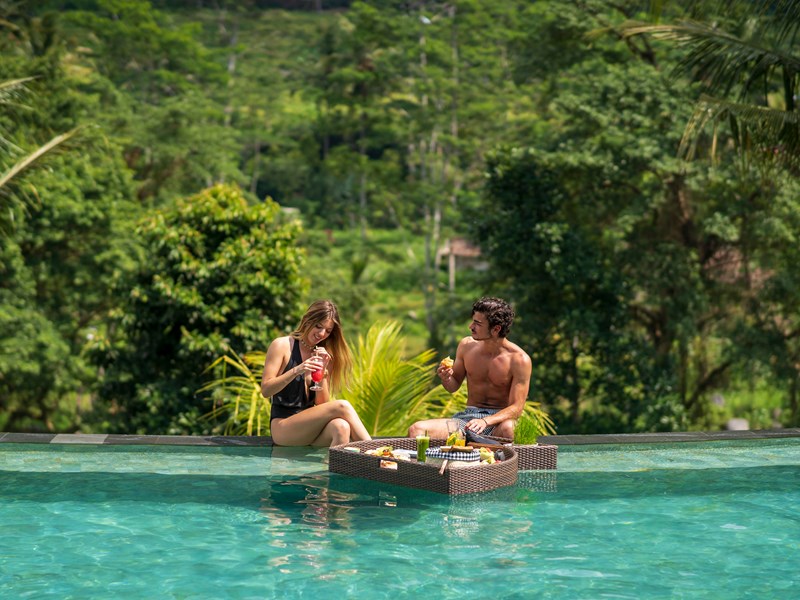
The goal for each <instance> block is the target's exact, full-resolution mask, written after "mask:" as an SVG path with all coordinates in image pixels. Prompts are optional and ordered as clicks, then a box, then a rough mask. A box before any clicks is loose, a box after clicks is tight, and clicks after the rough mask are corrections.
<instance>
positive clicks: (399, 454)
mask: <svg viewBox="0 0 800 600" xmlns="http://www.w3.org/2000/svg"><path fill="white" fill-rule="evenodd" d="M410 453H411V452H410V451H409V450H402V449H398V450H394V449H393V448H392V447H391V446H381V447H380V448H375V449H373V450H367V451H366V452H364V454H369V455H371V456H380V457H381V458H395V459H397V460H411V458H410V456H409V454H410ZM395 464H396V463H395Z"/></svg>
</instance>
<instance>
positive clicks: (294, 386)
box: [269, 340, 316, 422]
mask: <svg viewBox="0 0 800 600" xmlns="http://www.w3.org/2000/svg"><path fill="white" fill-rule="evenodd" d="M292 344H293V345H292V354H291V356H290V357H289V363H288V364H287V365H286V368H285V369H284V370H283V372H284V373H286V371H290V370H292V369H294V368H295V367H296V366H297V365H299V364H301V363H302V362H303V357H302V356H301V355H300V344H299V343H298V341H297V340H292ZM305 380H306V376H305V373H301V374H300V375H298V376H297V377H295V378H294V379H292V380H291V381H290V382H289V383H288V384H287V385H286V387H285V388H283V389H282V390H281V391H280V392H278V393H276V394H275V395H274V396H272V410H271V412H270V417H269V420H270V422H272V420H273V419H285V418H286V417H291V416H292V415H296V414H297V413H299V412H302V411H304V410H305V409H307V408H311V407H312V406H314V400H315V397H316V392H314V391H308V390H306V381H305Z"/></svg>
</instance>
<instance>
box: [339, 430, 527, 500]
mask: <svg viewBox="0 0 800 600" xmlns="http://www.w3.org/2000/svg"><path fill="white" fill-rule="evenodd" d="M443 443H444V440H431V446H432V447H435V446H441V445H442V444H443ZM381 446H392V448H394V449H395V450H399V449H404V450H415V449H416V447H417V442H416V440H413V439H411V438H390V439H379V440H371V441H368V442H352V443H350V444H343V445H341V446H332V447H331V448H329V449H328V470H329V471H330V472H332V473H340V474H342V475H350V476H353V477H362V478H364V479H372V480H374V481H381V482H383V483H392V484H395V485H403V486H406V487H412V488H419V489H423V490H430V491H432V492H438V493H440V494H471V493H475V492H485V491H488V490H493V489H496V488H499V487H503V486H509V485H514V484H515V483H516V482H517V471H518V464H517V453H516V451H515V450H514V449H509V448H506V449H504V451H505V454H506V459H505V460H503V461H502V462H496V463H494V464H491V465H489V464H484V463H461V464H457V463H456V461H452V463H451V464H449V465H448V466H447V468H445V469H444V471H443V472H441V473H440V470H441V469H440V465H441V462H442V461H440V460H439V461H433V460H432V461H429V462H425V463H418V462H416V461H415V460H412V461H403V460H393V459H386V458H381V457H379V456H372V455H369V454H364V452H365V451H366V450H373V449H375V448H379V447H381ZM348 447H351V448H358V449H359V450H360V452H353V451H351V450H345V448H348ZM382 462H383V463H384V465H385V467H382V466H381V463H382ZM388 463H394V466H391V465H389V464H388ZM389 466H391V468H386V467H389Z"/></svg>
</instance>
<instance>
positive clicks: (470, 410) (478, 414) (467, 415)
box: [450, 406, 500, 435]
mask: <svg viewBox="0 0 800 600" xmlns="http://www.w3.org/2000/svg"><path fill="white" fill-rule="evenodd" d="M497 412H500V409H499V408H478V407H477V406H468V407H467V408H465V409H464V410H462V411H461V412H459V413H456V414H454V415H453V416H452V417H450V418H451V419H457V420H458V421H460V422H461V427H466V426H467V423H469V422H470V421H471V420H472V419H485V418H486V417H488V416H491V415H493V414H495V413H497ZM492 431H494V425H489V426H488V427H487V428H486V429H484V430H483V431H482V432H481V434H483V435H491V434H492Z"/></svg>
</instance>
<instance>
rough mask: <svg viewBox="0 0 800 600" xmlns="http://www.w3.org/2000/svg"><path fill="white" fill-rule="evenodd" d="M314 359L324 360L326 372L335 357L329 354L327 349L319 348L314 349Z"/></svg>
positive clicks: (323, 364)
mask: <svg viewBox="0 0 800 600" xmlns="http://www.w3.org/2000/svg"><path fill="white" fill-rule="evenodd" d="M314 357H316V358H319V359H320V360H322V368H323V369H326V370H327V369H328V365H329V364H330V363H331V361H332V360H333V356H331V355H330V354H328V351H327V350H326V349H325V348H323V347H322V346H317V347H316V348H315V349H314Z"/></svg>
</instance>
